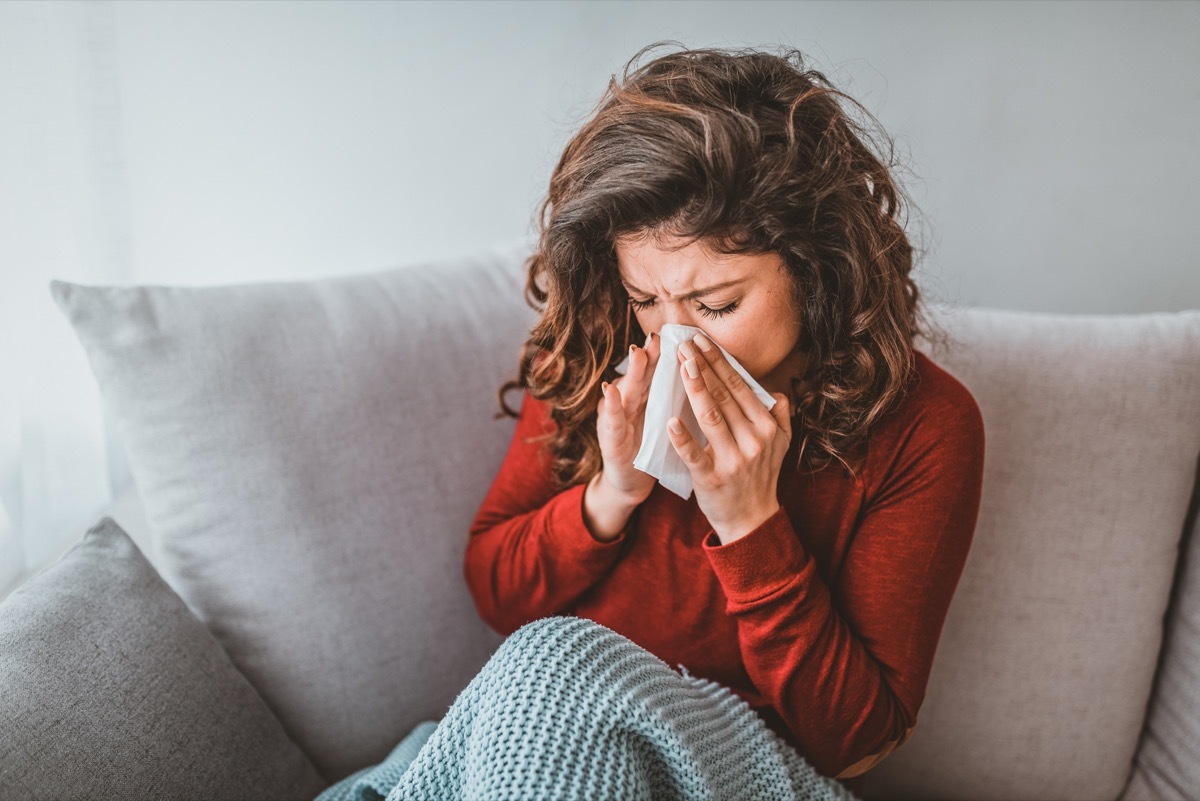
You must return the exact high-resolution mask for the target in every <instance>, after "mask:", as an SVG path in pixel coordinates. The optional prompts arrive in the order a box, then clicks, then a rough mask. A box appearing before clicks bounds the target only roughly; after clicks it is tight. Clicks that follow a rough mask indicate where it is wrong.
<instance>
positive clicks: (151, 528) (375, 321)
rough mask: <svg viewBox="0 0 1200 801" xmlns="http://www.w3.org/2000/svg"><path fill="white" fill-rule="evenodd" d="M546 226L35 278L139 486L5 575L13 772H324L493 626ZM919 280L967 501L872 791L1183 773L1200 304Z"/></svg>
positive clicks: (5, 772)
mask: <svg viewBox="0 0 1200 801" xmlns="http://www.w3.org/2000/svg"><path fill="white" fill-rule="evenodd" d="M533 244H534V243H533V242H532V241H529V240H526V239H521V240H516V241H512V242H506V243H500V244H497V245H496V246H495V247H492V248H488V249H486V250H483V251H480V252H477V253H474V254H472V255H469V256H466V257H462V258H455V259H445V260H441V261H430V262H422V263H417V264H407V265H403V266H396V267H391V268H389V269H386V270H379V271H375V272H371V273H361V274H355V275H339V276H331V277H323V278H316V279H308V280H303V281H274V282H257V283H243V284H237V285H224V286H208V287H199V286H190V287H181V286H157V285H146V286H123V287H116V286H85V285H81V284H75V283H71V282H66V281H53V282H51V284H50V286H49V288H48V289H49V291H50V293H51V295H52V297H53V299H54V301H55V302H56V303H57V305H58V307H59V308H60V309H61V310H62V312H63V315H64V325H70V326H71V327H72V328H73V330H74V332H75V334H76V335H77V336H78V338H79V341H80V343H81V345H82V347H83V348H84V350H85V352H86V354H87V357H88V360H89V363H90V365H91V368H92V370H93V372H94V374H95V377H96V380H97V384H98V386H99V389H100V392H101V396H102V398H103V401H104V404H105V407H106V409H107V410H108V411H109V412H111V414H112V418H113V419H114V420H115V422H116V427H117V431H118V434H119V436H120V439H121V443H122V446H123V447H124V450H125V454H126V456H127V458H128V461H129V466H130V470H131V473H132V476H133V483H134V486H133V487H132V488H130V490H129V491H128V492H126V493H124V494H123V495H121V496H120V497H118V498H116V499H115V500H114V502H113V505H112V506H111V507H109V508H108V509H106V510H103V511H102V512H101V513H100V514H98V516H97V519H96V521H95V523H94V525H92V526H91V527H90V528H88V529H87V531H86V532H81V539H80V540H79V542H78V543H77V544H76V545H75V546H74V547H73V548H72V549H71V550H70V551H69V552H67V553H66V554H65V555H64V556H63V557H62V558H61V559H60V560H59V561H58V562H56V563H55V564H53V565H50V566H49V567H47V568H45V569H44V570H42V571H41V572H39V573H38V574H36V575H35V576H33V577H31V578H30V579H29V580H28V581H26V582H25V583H24V584H22V586H21V587H19V588H18V589H17V590H16V591H14V592H13V593H12V594H11V595H10V596H9V597H8V598H7V599H5V601H4V602H3V604H0V688H3V693H2V695H0V799H42V798H45V799H63V798H88V799H105V798H114V799H115V798H121V799H132V798H150V797H155V798H166V797H170V798H177V799H179V798H197V799H199V798H204V799H219V798H311V797H313V796H315V795H316V794H317V793H319V792H320V791H321V790H322V789H323V788H325V787H327V786H329V785H330V784H331V783H333V782H335V781H337V780H338V779H340V778H342V777H344V776H346V775H348V774H350V773H352V772H353V771H355V770H357V769H359V768H361V767H364V766H367V765H371V764H374V763H376V762H378V761H380V760H381V759H382V758H383V757H384V756H385V755H386V754H387V753H388V752H389V750H390V749H391V748H392V747H393V746H395V745H396V743H398V742H399V741H400V740H401V739H402V737H403V736H404V735H405V734H407V733H408V732H409V731H410V730H411V729H412V728H414V727H415V726H416V725H417V724H418V723H420V722H422V721H426V720H438V719H439V718H440V717H441V716H442V715H444V714H445V712H446V710H447V709H448V707H449V706H450V704H452V703H453V701H454V699H455V697H456V696H457V694H458V693H459V692H460V691H461V690H462V689H463V688H464V687H465V686H466V685H467V683H468V682H469V681H470V679H471V678H472V677H473V676H474V675H475V674H476V672H477V671H478V670H479V669H480V668H481V667H482V666H483V665H484V663H485V662H486V661H487V660H488V658H489V657H490V655H491V654H492V653H493V652H494V651H495V649H496V648H497V647H498V646H499V644H500V643H501V642H502V637H501V636H500V635H499V634H498V633H496V632H495V631H493V630H491V629H490V628H489V627H488V626H486V625H485V624H484V623H483V622H482V621H481V620H480V618H479V616H478V614H477V612H476V609H475V607H474V604H473V602H472V599H471V596H470V595H469V593H468V591H467V588H466V585H465V582H464V581H463V578H462V557H463V553H464V548H465V544H466V539H467V530H468V527H469V524H470V522H471V520H472V518H473V516H474V514H475V512H476V510H477V509H478V506H479V504H480V503H481V501H482V499H483V496H484V494H485V492H486V491H487V488H488V486H489V484H490V481H491V479H492V477H493V476H494V474H495V472H496V470H497V469H498V466H499V464H500V462H501V459H502V458H503V456H504V453H505V451H506V449H507V447H508V444H509V441H510V438H511V436H512V432H513V427H514V420H513V419H512V418H510V417H506V416H502V415H499V414H498V412H499V406H498V400H497V391H498V388H499V386H500V385H501V383H502V382H503V381H504V380H506V379H508V378H510V377H513V376H514V375H515V368H516V364H517V357H518V353H519V350H520V346H521V343H522V342H523V340H524V337H525V336H526V334H527V333H528V331H529V329H530V327H531V325H532V324H533V321H534V320H535V317H536V312H535V311H534V310H533V309H532V308H531V307H530V306H529V305H528V304H527V303H526V300H525V298H524V296H523V290H524V278H525V267H526V265H525V260H526V258H527V257H528V255H529V253H530V252H531V250H532V248H533ZM928 308H929V314H930V319H932V320H933V321H935V322H936V323H937V324H938V326H939V327H940V329H941V330H942V331H944V332H945V333H946V334H947V336H946V337H944V338H940V339H935V340H929V341H927V340H925V339H924V338H922V339H921V340H919V341H918V342H917V347H918V348H920V349H921V350H923V351H925V352H926V353H927V354H929V355H930V356H931V358H933V359H934V360H935V361H937V362H938V363H939V364H940V365H942V366H943V367H944V368H946V369H947V370H948V371H950V372H951V373H952V374H954V375H955V376H956V377H957V378H958V379H959V380H960V381H962V382H963V383H964V384H965V385H966V386H967V388H968V389H970V391H971V393H972V394H973V395H974V396H975V398H976V400H977V401H978V403H979V406H980V409H981V411H982V413H983V417H984V421H985V427H986V430H987V452H986V460H985V476H984V488H983V497H982V503H981V510H980V515H979V520H978V525H977V528H976V532H975V538H974V541H973V544H972V549H971V553H970V556H969V559H968V562H967V564H966V567H965V570H964V573H963V576H962V579H961V581H960V583H959V586H958V590H957V592H956V595H955V598H954V601H953V604H952V606H951V609H950V612H949V615H948V617H947V619H946V621H945V624H944V627H943V630H942V635H941V639H940V641H939V646H938V650H937V654H936V659H935V662H934V665H933V670H932V674H931V676H930V680H929V686H928V691H927V695H926V698H925V701H924V703H923V705H922V707H921V708H920V710H919V713H918V716H917V725H916V729H915V731H914V733H913V735H912V737H911V738H910V739H909V740H908V741H907V742H906V743H905V744H904V746H902V747H901V748H900V749H897V750H896V751H894V752H893V753H892V754H891V755H890V756H889V757H888V758H887V759H886V760H884V761H883V762H882V763H881V764H880V765H879V766H878V767H876V768H874V769H873V770H872V771H870V772H869V773H867V774H866V775H865V776H864V777H863V783H862V785H861V791H860V792H861V794H862V796H863V797H864V798H866V799H900V798H912V799H918V798H919V799H1089V800H1093V799H1121V801H1139V800H1141V799H1184V798H1200V551H1198V548H1200V546H1197V544H1196V542H1195V540H1196V537H1197V535H1196V517H1197V504H1198V497H1200V495H1198V492H1197V473H1198V468H1200V310H1194V311H1186V312H1179V313H1155V314H1130V315H1066V314H1051V313H1034V312H1024V311H1012V310H1002V309H989V308H973V307H963V306H950V305H944V304H938V303H931V304H930V305H929V307H928ZM509 400H510V403H511V404H513V405H519V403H520V398H519V395H517V396H509Z"/></svg>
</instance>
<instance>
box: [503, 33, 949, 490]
mask: <svg viewBox="0 0 1200 801" xmlns="http://www.w3.org/2000/svg"><path fill="white" fill-rule="evenodd" d="M667 44H672V45H679V44H680V43H678V42H674V41H668V42H655V43H653V44H650V45H647V46H646V47H643V48H642V49H641V50H639V51H638V52H637V53H636V54H635V55H634V56H633V57H632V58H631V59H630V60H629V62H627V63H626V64H625V67H624V70H623V73H622V78H621V81H620V82H618V81H617V80H616V76H612V77H611V78H610V81H609V84H608V88H607V90H606V91H605V93H604V95H603V96H602V97H601V99H600V101H599V102H598V103H597V104H596V106H595V108H594V109H593V110H592V112H591V113H590V118H589V119H587V121H586V122H585V124H584V125H583V126H582V127H581V128H580V129H579V130H578V131H577V132H576V133H575V135H574V136H573V137H572V138H571V139H570V141H569V142H568V143H567V145H566V148H565V149H564V151H563V153H562V156H561V158H560V159H559V162H558V164H557V166H556V167H555V168H554V172H553V174H552V176H551V178H550V191H549V194H548V196H547V197H546V198H545V199H544V200H543V201H542V203H541V205H540V207H539V212H538V220H537V222H538V228H539V237H538V241H537V243H536V246H535V248H534V252H533V254H532V255H531V256H530V257H529V259H528V260H527V262H526V265H527V267H528V271H529V273H528V279H527V282H526V286H525V298H526V301H527V302H528V303H529V304H530V305H531V306H532V307H533V308H534V309H537V310H539V311H540V312H541V316H540V319H539V321H538V323H537V324H536V325H535V326H534V328H533V330H532V331H531V333H530V336H529V338H528V340H526V342H525V344H524V347H523V351H522V353H521V357H520V361H519V371H518V376H517V378H516V379H515V380H510V381H507V382H505V383H504V385H503V386H502V387H501V388H500V392H499V399H500V407H501V409H502V414H501V415H498V416H502V415H505V414H506V415H508V416H511V417H516V416H518V411H517V410H514V409H511V408H509V406H508V405H507V403H506V402H505V395H506V394H507V392H508V391H510V390H513V389H524V390H527V391H528V392H529V394H530V395H531V396H532V397H534V398H537V399H539V400H543V401H546V402H548V405H549V407H550V409H551V416H552V419H553V421H554V423H555V424H556V425H555V428H556V430H555V431H554V432H552V433H550V434H547V435H545V436H544V437H540V438H538V439H542V440H544V441H545V442H546V443H547V446H548V448H549V450H550V453H551V454H552V456H553V471H554V476H555V481H556V483H557V484H558V485H559V486H560V487H567V486H571V485H574V484H578V483H582V482H585V481H587V480H589V479H590V478H591V477H592V476H594V475H595V474H596V473H597V472H598V471H599V470H600V469H601V466H602V460H601V456H600V446H599V440H598V438H597V434H596V409H597V404H598V402H599V399H600V390H599V385H600V383H601V382H602V381H613V380H614V379H615V378H616V376H617V373H616V371H615V369H614V367H615V366H616V365H617V364H618V363H619V362H620V360H621V359H623V358H624V356H625V354H626V353H627V352H628V350H629V345H630V343H632V342H637V343H639V344H640V343H641V342H642V341H643V340H644V339H645V332H643V331H641V329H640V326H639V325H638V323H637V321H636V319H635V318H634V317H633V316H632V315H631V314H630V304H629V296H628V294H627V293H626V290H625V288H624V287H623V286H622V284H621V281H620V275H619V273H618V270H617V258H616V250H615V243H616V242H617V240H619V239H621V240H623V239H625V238H626V237H635V238H636V237H640V236H645V235H646V234H652V235H654V236H656V237H658V236H659V235H663V234H665V235H668V236H673V237H680V238H683V239H685V240H687V241H701V242H702V243H703V244H704V245H706V246H708V247H710V248H712V249H713V250H714V251H716V252H718V253H724V254H746V253H751V254H764V253H778V254H779V255H780V256H781V257H782V258H783V261H784V264H785V266H786V268H787V271H788V274H789V276H790V277H791V281H792V285H793V287H794V290H795V302H796V307H797V309H799V310H800V311H801V312H802V321H803V331H802V334H801V343H800V347H801V348H802V349H803V350H805V351H807V353H808V359H807V372H806V374H805V375H804V376H803V378H802V383H801V384H798V385H797V387H798V389H799V393H798V398H797V407H796V408H795V414H796V415H797V416H796V418H795V422H794V424H793V428H794V429H795V426H796V425H799V426H800V432H801V434H802V437H803V439H802V440H801V444H800V448H799V456H798V464H804V463H807V464H808V465H809V466H810V467H811V468H813V469H820V468H822V467H824V466H825V465H826V464H828V463H829V462H831V461H832V460H833V459H837V460H838V461H840V462H842V464H843V465H844V466H845V469H846V471H847V472H848V473H849V474H851V475H852V474H854V472H855V468H856V466H857V465H856V464H851V463H850V462H849V461H847V459H848V458H854V455H857V454H860V453H862V452H863V449H864V448H865V444H866V440H867V436H868V434H869V433H870V431H871V429H872V426H873V425H875V424H876V423H877V422H878V421H879V420H880V419H881V417H883V416H884V414H885V413H886V412H887V411H888V410H889V409H890V408H892V406H893V405H894V404H896V403H897V402H898V401H899V400H900V399H901V398H902V397H903V396H904V395H905V394H906V393H907V390H908V387H909V382H910V381H911V380H912V379H913V377H914V375H915V362H914V356H913V348H912V345H913V341H914V337H915V336H917V335H918V333H920V334H922V335H924V336H926V337H928V338H929V339H931V340H933V339H940V337H939V336H938V335H937V334H936V332H935V331H934V330H933V328H934V327H933V325H932V324H931V322H930V321H929V320H928V318H927V317H926V316H925V315H924V313H923V310H922V309H919V308H918V300H919V298H920V291H919V290H918V288H917V285H916V282H915V281H914V280H913V278H912V277H911V275H910V273H911V271H912V268H913V253H914V249H913V247H912V245H911V244H910V242H909V239H908V237H907V236H906V234H905V229H904V224H902V223H901V222H900V221H899V219H898V218H899V215H900V214H901V212H902V211H904V210H905V207H906V206H910V205H914V204H912V203H911V200H909V198H908V196H907V194H906V193H904V191H903V189H902V188H901V187H900V185H899V184H898V182H896V181H894V180H893V178H892V176H891V175H890V174H889V168H891V167H895V166H897V165H896V164H895V162H894V158H893V154H894V144H893V142H892V140H891V138H890V137H888V136H887V135H886V134H883V135H882V136H883V139H884V140H885V141H886V142H887V144H888V159H887V163H886V164H885V163H884V160H883V159H882V158H881V157H880V156H878V155H876V153H875V151H874V150H872V149H871V148H870V147H868V145H871V146H875V145H876V141H875V139H874V138H873V137H872V136H871V134H870V131H869V130H868V129H867V128H865V127H864V126H862V125H860V124H858V123H857V122H856V121H855V120H854V119H853V118H852V117H851V115H850V114H849V113H847V111H845V110H844V109H843V108H842V106H841V105H840V104H839V102H838V100H839V98H842V99H845V100H847V101H848V102H849V105H850V108H851V109H858V110H860V111H862V112H863V114H864V116H865V117H866V119H868V120H870V121H871V122H873V123H875V127H876V128H879V129H880V130H881V131H882V127H881V126H879V124H878V121H877V120H875V118H874V117H873V116H872V115H871V114H870V112H868V111H867V110H866V109H865V108H863V106H862V105H861V104H859V103H858V102H857V101H855V100H854V99H853V98H851V97H849V96H848V95H846V94H845V93H843V92H841V91H839V90H837V89H835V88H834V87H833V85H832V84H831V83H830V81H829V80H828V79H827V78H826V77H825V76H824V75H823V74H822V73H821V72H819V71H816V70H814V69H811V68H810V67H809V66H808V65H807V64H806V63H805V57H804V56H803V55H802V54H801V53H800V52H799V51H797V50H794V49H790V48H789V49H784V50H782V52H780V53H778V54H775V53H770V52H765V51H762V50H755V49H714V48H706V49H692V50H688V49H684V50H681V51H677V52H672V53H668V54H667V55H663V56H660V57H659V58H656V59H655V60H653V61H651V62H649V63H647V64H645V65H643V66H640V67H637V68H636V69H634V65H635V64H636V62H637V61H638V60H639V59H640V58H641V57H642V56H643V54H645V53H646V52H648V51H650V50H652V49H653V48H656V47H659V46H662V45H667ZM680 46H682V45H680ZM902 201H903V202H902ZM905 221H907V213H905Z"/></svg>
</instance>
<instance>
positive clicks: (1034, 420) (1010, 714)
mask: <svg viewBox="0 0 1200 801" xmlns="http://www.w3.org/2000/svg"><path fill="white" fill-rule="evenodd" d="M937 319H938V320H939V321H940V322H941V324H942V326H943V327H944V328H946V329H947V330H948V331H950V332H951V334H952V341H951V342H949V343H937V344H932V345H931V344H928V343H926V344H925V345H924V346H923V347H925V349H926V350H927V352H928V353H929V354H930V355H931V356H932V357H933V358H934V359H935V360H936V361H937V362H938V363H939V364H941V365H942V366H943V367H945V368H946V369H947V370H949V371H950V372H951V373H953V374H954V375H955V376H956V377H957V378H958V379H959V380H960V381H962V382H963V383H964V384H965V385H966V386H967V388H968V389H970V391H971V393H972V394H973V395H974V396H975V398H976V400H977V401H978V403H979V407H980V411H981V412H982V414H983V418H984V426H985V427H986V430H987V432H988V438H987V443H988V444H987V453H986V456H985V461H984V479H983V497H982V498H981V508H980V514H979V521H978V525H977V528H976V532H975V539H974V541H973V544H972V546H971V553H970V555H969V557H968V559H967V563H966V566H965V568H964V571H963V575H962V577H961V579H960V583H959V586H958V589H957V591H956V593H955V597H954V602H953V604H952V605H951V607H950V611H949V614H948V615H947V619H946V622H945V624H944V628H943V632H942V638H941V640H940V642H939V645H938V652H937V654H936V657H935V661H934V665H933V668H932V671H931V674H930V678H929V690H928V694H927V695H926V698H925V703H924V705H923V706H922V707H921V710H920V712H919V714H918V718H917V725H916V729H915V731H914V732H913V735H912V737H911V738H910V740H909V741H908V742H906V743H905V744H904V745H903V746H902V747H901V748H899V749H897V750H896V751H895V752H893V754H892V755H891V756H889V757H888V758H887V759H886V760H884V762H883V763H881V764H880V765H879V767H877V768H875V769H874V770H872V771H871V772H870V773H867V774H866V780H865V784H864V788H863V790H862V792H863V794H864V795H865V796H866V797H867V798H1117V797H1118V796H1119V795H1120V793H1121V790H1122V787H1123V786H1124V785H1125V781H1126V779H1127V777H1128V775H1129V772H1130V769H1131V766H1132V760H1133V756H1134V753H1135V751H1136V748H1137V744H1138V736H1139V733H1140V732H1141V728H1142V723H1143V720H1144V717H1145V714H1146V709H1147V702H1148V701H1149V698H1150V690H1151V687H1152V684H1153V681H1154V676H1155V668H1156V665H1157V662H1158V658H1159V652H1160V648H1161V645H1162V640H1163V616H1164V613H1165V611H1166V609H1167V606H1168V601H1169V598H1170V593H1171V584H1172V579H1173V577H1174V573H1175V567H1176V562H1177V557H1178V550H1179V544H1180V538H1181V535H1182V533H1183V526H1184V520H1185V517H1186V513H1187V508H1188V501H1189V498H1190V496H1191V493H1192V487H1193V482H1194V481H1195V478H1196V459H1197V454H1198V453H1200V414H1197V410H1200V312H1197V311H1189V312H1180V313H1162V314H1137V315H1119V316H1110V315H1065V314H1047V313H1036V312H1019V311H1001V310H994V309H959V310H954V311H953V312H950V311H949V310H944V309H943V310H942V313H940V314H938V315H937ZM1192 642H1193V643H1194V642H1195V639H1194V638H1193V639H1192ZM1193 647H1194V646H1193ZM1193 653H1195V651H1193ZM1194 690H1195V687H1194V685H1193V686H1192V691H1193V693H1194ZM1193 699H1194V695H1193ZM1192 709H1195V706H1194V703H1193V706H1192ZM1188 745H1189V744H1188V743H1186V742H1179V743H1176V744H1174V745H1173V746H1172V747H1180V748H1182V747H1186V746H1188ZM1189 759H1190V760H1194V757H1190V758H1189Z"/></svg>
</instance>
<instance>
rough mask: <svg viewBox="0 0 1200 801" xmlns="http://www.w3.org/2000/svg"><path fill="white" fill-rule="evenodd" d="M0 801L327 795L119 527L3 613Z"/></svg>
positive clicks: (84, 546)
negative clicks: (20, 800)
mask: <svg viewBox="0 0 1200 801" xmlns="http://www.w3.org/2000/svg"><path fill="white" fill-rule="evenodd" d="M0 687H3V689H4V692H3V693H2V694H0V798H12V799H16V798H20V799H28V800H29V801H33V800H34V799H67V798H79V799H106V798H112V799H121V800H122V801H125V800H127V799H142V798H172V799H187V798H194V799H221V798H229V799H245V798H262V799H265V798H312V797H313V796H315V795H316V794H317V793H319V792H320V791H321V789H322V788H323V787H324V786H325V785H326V783H325V782H324V781H323V780H322V779H321V777H320V776H319V775H318V774H317V772H316V770H315V768H314V767H313V765H312V763H311V762H309V760H308V758H307V757H306V756H305V755H304V754H303V753H301V751H300V749H299V748H297V747H296V745H295V743H293V742H292V741H291V740H289V739H288V737H287V735H286V734H284V731H283V728H282V726H280V724H279V721H278V720H277V719H276V718H275V716H274V715H273V714H272V713H271V711H270V710H269V709H268V708H267V706H266V704H265V703H263V700H262V698H261V697H259V695H258V694H257V693H256V692H255V691H254V688H252V687H251V686H250V684H249V683H248V682H247V681H246V679H245V678H244V677H243V676H242V675H241V674H240V673H238V671H237V669H236V668H235V667H234V666H233V664H232V663H231V662H230V661H229V658H228V657H227V656H226V655H225V652H224V651H222V650H221V646H220V645H219V644H218V643H217V642H216V640H214V639H213V637H212V635H211V634H209V632H208V630H207V629H205V627H204V626H203V625H202V624H201V623H200V621H198V620H196V618H195V617H194V616H193V615H192V614H191V613H190V612H189V611H188V610H187V607H186V606H185V605H184V603H183V601H182V600H180V598H179V597H178V596H177V595H176V594H175V593H174V592H173V591H172V590H171V588H170V587H168V586H167V585H166V584H165V583H164V582H163V580H162V579H161V578H159V576H158V574H157V573H156V572H155V570H154V568H153V567H152V566H151V565H150V563H149V562H147V561H146V559H145V557H143V556H142V554H141V552H140V551H139V550H138V549H137V546H136V545H134V543H133V541H132V540H130V539H129V537H128V535H127V534H126V533H125V532H124V531H122V530H121V528H120V527H119V526H118V525H117V524H116V522H115V521H114V520H113V519H112V518H111V517H104V518H102V519H101V520H100V522H98V523H97V524H96V525H95V526H94V527H93V528H92V529H91V530H89V531H88V532H87V533H86V534H85V535H84V537H83V539H82V540H81V541H80V542H79V543H78V544H77V545H75V547H73V548H72V549H71V550H70V551H68V552H67V553H66V554H65V555H64V556H63V557H62V559H60V560H59V561H58V562H56V563H55V564H53V565H51V566H49V567H48V568H46V569H45V570H43V571H42V572H40V573H38V574H37V575H35V576H33V577H32V578H30V579H29V580H28V581H27V582H26V583H25V584H24V585H22V586H21V587H19V588H18V589H17V590H16V591H14V592H13V593H12V594H11V595H10V596H9V597H8V598H6V599H5V601H4V603H3V604H0Z"/></svg>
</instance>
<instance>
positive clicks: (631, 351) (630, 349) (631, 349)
mask: <svg viewBox="0 0 1200 801" xmlns="http://www.w3.org/2000/svg"><path fill="white" fill-rule="evenodd" d="M636 351H637V345H630V346H629V352H630V353H635V352H636Z"/></svg>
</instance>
